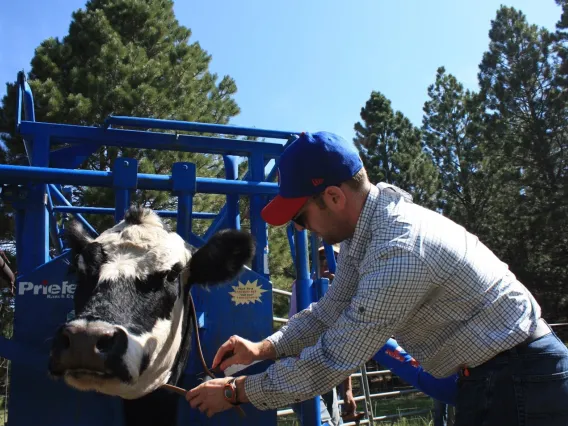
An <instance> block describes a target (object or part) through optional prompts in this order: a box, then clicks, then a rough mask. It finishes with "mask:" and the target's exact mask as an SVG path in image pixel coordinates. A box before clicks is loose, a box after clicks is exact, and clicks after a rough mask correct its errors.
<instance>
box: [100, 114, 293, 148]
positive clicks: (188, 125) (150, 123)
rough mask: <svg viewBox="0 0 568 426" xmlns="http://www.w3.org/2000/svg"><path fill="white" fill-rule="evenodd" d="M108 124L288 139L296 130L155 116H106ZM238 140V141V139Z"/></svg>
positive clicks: (106, 123) (106, 125)
mask: <svg viewBox="0 0 568 426" xmlns="http://www.w3.org/2000/svg"><path fill="white" fill-rule="evenodd" d="M110 125H117V126H129V127H143V128H145V129H166V130H180V131H188V132H199V133H220V134H225V135H242V136H256V137H261V138H276V139H289V138H290V136H291V135H294V134H299V133H298V132H286V131H282V130H267V129H255V128H251V127H241V126H229V125H225V124H208V123H195V122H191V121H176V120H163V119H157V118H140V117H125V116H119V115H117V116H109V117H107V118H106V120H105V123H104V128H105V129H106V128H108V127H109V126H110ZM239 142H240V141H239Z"/></svg>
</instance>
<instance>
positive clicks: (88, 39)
mask: <svg viewBox="0 0 568 426" xmlns="http://www.w3.org/2000/svg"><path fill="white" fill-rule="evenodd" d="M190 37H191V31H190V30H189V29H188V28H186V27H184V26H182V25H180V24H179V23H178V22H177V20H176V18H175V16H174V12H173V1H171V0H145V1H136V0H92V1H89V2H87V4H86V6H85V8H84V9H80V10H78V11H76V12H75V13H73V19H72V22H71V25H70V26H69V34H68V35H67V36H65V37H64V38H63V40H59V39H56V38H49V39H47V40H45V41H44V42H42V43H41V45H40V46H39V47H38V48H37V49H36V52H35V56H34V58H33V59H32V62H31V63H32V69H31V71H30V73H29V76H28V78H29V83H30V86H31V87H32V90H33V93H34V99H35V104H36V120H38V121H49V122H56V123H66V124H78V125H87V126H96V125H100V124H101V123H102V122H103V121H104V119H105V118H106V117H107V116H109V115H111V114H113V115H131V116H142V117H153V118H162V119H176V120H187V121H200V122H211V123H220V124H226V123H228V121H229V119H230V118H231V117H233V116H235V115H237V114H238V113H239V112H240V110H239V107H238V106H237V104H236V102H235V101H234V99H233V98H232V95H234V94H235V93H236V90H237V89H236V84H235V82H234V80H233V79H232V78H230V77H229V76H225V77H223V78H222V79H221V80H220V81H217V80H218V76H217V75H215V74H213V73H211V72H209V71H208V67H209V63H210V61H211V56H210V55H209V54H208V53H207V52H206V51H204V50H203V49H201V47H200V46H199V44H198V43H196V42H194V43H190ZM15 93H16V92H15V86H14V85H8V93H7V95H6V96H5V97H4V100H3V111H2V114H0V116H1V117H4V122H3V125H2V127H3V128H4V129H6V130H8V131H9V132H10V134H8V135H5V136H3V139H4V143H5V144H6V146H7V147H8V153H7V156H8V159H9V160H10V161H12V162H13V161H17V159H18V158H20V161H21V155H22V154H23V145H22V142H21V140H19V138H15V137H14V136H13V128H14V122H13V120H14V117H15V110H14V108H15V106H16V102H15ZM118 156H129V157H134V158H136V159H138V160H139V164H140V166H139V168H140V171H141V172H143V173H170V172H171V166H172V164H173V163H174V162H176V161H191V162H194V163H196V164H197V167H198V175H201V176H208V177H215V176H218V175H220V173H221V172H222V161H220V159H219V158H216V157H215V156H211V155H202V154H190V153H181V152H167V151H157V150H135V149H119V148H116V147H102V148H100V149H99V150H98V152H97V153H96V154H95V155H94V156H91V158H90V159H89V160H88V161H87V162H86V164H83V166H82V167H83V168H87V169H93V170H109V169H110V168H111V167H112V165H113V162H114V160H115V159H116V158H117V157H118ZM74 196H75V197H76V198H77V200H78V203H79V204H85V205H99V206H112V205H113V204H114V199H113V194H112V191H111V190H105V189H100V188H77V190H76V192H75V194H74ZM134 201H135V202H136V203H139V204H144V205H146V206H149V207H152V208H155V209H162V208H175V200H174V199H172V197H171V196H170V194H168V193H165V192H159V191H145V192H141V191H139V192H138V193H137V194H136V197H135V200H134ZM195 202H196V207H197V209H196V210H202V209H204V208H203V206H204V205H207V209H205V210H209V209H212V210H213V211H215V210H214V208H218V207H219V206H220V205H221V204H222V197H215V196H203V197H201V196H200V197H197V199H196V201H195ZM89 219H91V221H92V223H94V224H95V227H99V228H104V227H106V226H110V225H111V224H112V218H104V219H103V218H100V217H90V218H89Z"/></svg>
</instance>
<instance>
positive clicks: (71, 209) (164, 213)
mask: <svg viewBox="0 0 568 426" xmlns="http://www.w3.org/2000/svg"><path fill="white" fill-rule="evenodd" d="M53 211H54V212H58V213H83V214H114V208H113V207H77V206H55V207H53ZM154 213H156V214H157V215H158V216H160V217H169V218H176V217H177V212H176V211H173V210H154ZM191 216H192V218H193V219H215V218H216V217H217V213H209V212H194V213H192V214H191Z"/></svg>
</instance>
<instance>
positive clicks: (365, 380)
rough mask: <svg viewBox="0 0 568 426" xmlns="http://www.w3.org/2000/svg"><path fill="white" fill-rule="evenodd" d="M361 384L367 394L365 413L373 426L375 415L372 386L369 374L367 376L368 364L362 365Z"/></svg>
mask: <svg viewBox="0 0 568 426" xmlns="http://www.w3.org/2000/svg"><path fill="white" fill-rule="evenodd" d="M361 384H362V385H363V393H364V394H365V415H366V416H367V419H368V420H369V424H370V425H371V426H373V421H374V420H373V419H374V417H375V414H374V410H373V401H372V400H371V388H370V387H369V376H367V365H366V364H363V365H362V366H361Z"/></svg>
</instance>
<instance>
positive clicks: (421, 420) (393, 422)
mask: <svg viewBox="0 0 568 426" xmlns="http://www.w3.org/2000/svg"><path fill="white" fill-rule="evenodd" d="M433 408H434V403H433V401H432V399H430V398H428V397H426V396H424V395H422V394H410V395H404V396H399V397H393V398H384V399H379V400H378V399H375V400H373V413H374V415H375V417H377V416H383V415H392V414H404V413H406V412H410V411H418V410H425V409H433ZM357 409H358V410H359V411H361V410H362V406H361V402H360V403H359V404H358V406H357ZM375 424H378V425H388V426H433V425H434V422H433V419H432V415H431V414H430V413H424V414H417V415H412V416H408V417H400V418H393V419H388V420H382V421H376V420H375ZM277 425H278V426H301V425H300V422H299V421H298V420H297V419H296V417H295V415H293V414H291V415H289V416H283V417H279V418H278V423H277Z"/></svg>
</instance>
